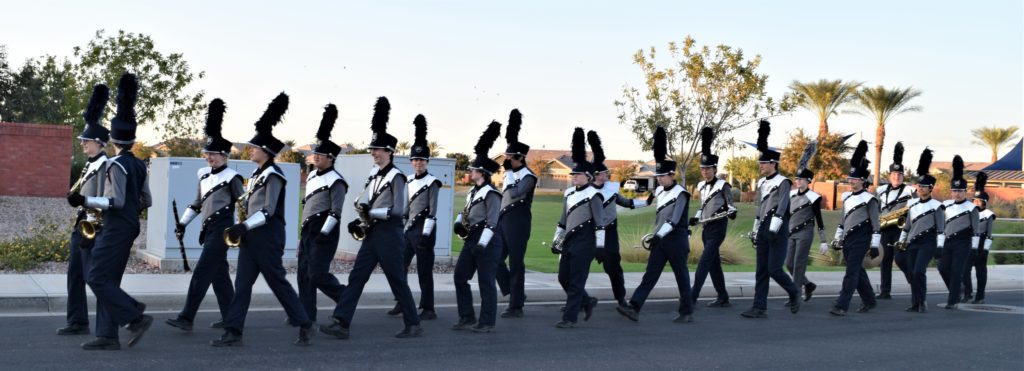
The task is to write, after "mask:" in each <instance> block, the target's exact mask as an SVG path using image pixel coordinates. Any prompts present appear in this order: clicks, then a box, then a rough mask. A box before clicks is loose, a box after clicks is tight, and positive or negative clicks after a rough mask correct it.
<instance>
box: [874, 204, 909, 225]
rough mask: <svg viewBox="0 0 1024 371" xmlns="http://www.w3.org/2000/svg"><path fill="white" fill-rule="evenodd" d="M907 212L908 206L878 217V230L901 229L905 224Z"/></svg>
mask: <svg viewBox="0 0 1024 371" xmlns="http://www.w3.org/2000/svg"><path fill="white" fill-rule="evenodd" d="M909 210H910V207H909V206H903V207H902V208H899V209H897V210H893V211H890V212H888V213H886V214H885V215H882V216H880V217H878V225H879V228H878V229H889V228H891V227H896V228H899V229H903V226H904V225H906V224H907V211H909Z"/></svg>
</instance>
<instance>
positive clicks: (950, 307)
mask: <svg viewBox="0 0 1024 371" xmlns="http://www.w3.org/2000/svg"><path fill="white" fill-rule="evenodd" d="M943 308H946V309H956V303H954V304H946V306H944V307H943Z"/></svg>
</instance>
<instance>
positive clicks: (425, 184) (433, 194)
mask: <svg viewBox="0 0 1024 371" xmlns="http://www.w3.org/2000/svg"><path fill="white" fill-rule="evenodd" d="M407 186H408V192H409V207H408V211H407V212H406V215H405V230H409V229H411V228H413V227H414V226H416V223H418V222H419V221H420V220H423V231H422V232H423V233H422V234H423V235H424V236H429V235H430V234H431V233H433V231H434V225H435V224H436V221H437V218H436V216H435V213H436V212H437V194H438V192H439V191H440V190H441V181H440V180H438V179H437V178H436V177H434V176H433V175H430V174H429V173H426V172H424V173H423V175H417V176H414V177H413V178H412V179H410V180H409V183H408V185H407Z"/></svg>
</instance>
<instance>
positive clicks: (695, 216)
mask: <svg viewBox="0 0 1024 371" xmlns="http://www.w3.org/2000/svg"><path fill="white" fill-rule="evenodd" d="M700 212H701V209H697V213H695V214H693V217H694V218H697V219H700V214H701V213H700Z"/></svg>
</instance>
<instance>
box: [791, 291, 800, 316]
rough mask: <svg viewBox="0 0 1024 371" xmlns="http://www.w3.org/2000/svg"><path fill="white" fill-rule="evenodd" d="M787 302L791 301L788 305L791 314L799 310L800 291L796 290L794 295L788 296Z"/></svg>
mask: <svg viewBox="0 0 1024 371" xmlns="http://www.w3.org/2000/svg"><path fill="white" fill-rule="evenodd" d="M789 302H790V303H791V304H790V305H789V312H790V313H793V314H796V313H797V312H799V311H800V292H797V293H796V295H793V296H790V297H789Z"/></svg>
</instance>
